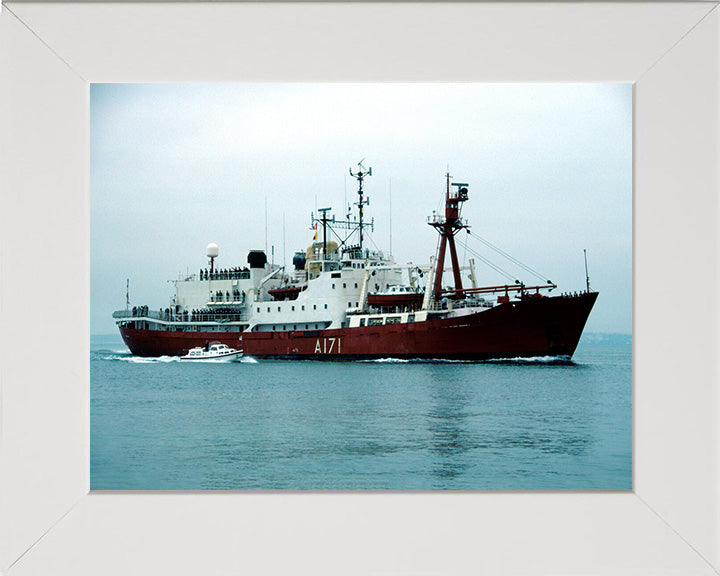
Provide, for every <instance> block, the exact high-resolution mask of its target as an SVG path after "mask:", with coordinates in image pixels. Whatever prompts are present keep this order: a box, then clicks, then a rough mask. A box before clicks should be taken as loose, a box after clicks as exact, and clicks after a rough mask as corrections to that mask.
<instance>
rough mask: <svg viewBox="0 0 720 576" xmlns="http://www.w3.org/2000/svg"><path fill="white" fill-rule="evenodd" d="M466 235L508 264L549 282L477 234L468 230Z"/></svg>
mask: <svg viewBox="0 0 720 576" xmlns="http://www.w3.org/2000/svg"><path fill="white" fill-rule="evenodd" d="M468 234H469V235H471V236H472V237H473V238H475V239H476V240H478V241H479V242H482V243H483V244H484V245H485V246H487V247H488V248H490V249H491V250H494V251H495V252H497V253H498V254H499V255H500V256H502V257H503V258H506V259H507V260H509V261H510V262H512V263H513V264H515V265H516V266H519V267H520V268H522V269H523V270H525V271H526V272H529V273H530V274H532V275H533V276H535V277H536V278H538V279H539V280H542V281H543V282H545V281H549V280H548V279H547V276H545V275H543V274H540V273H539V272H538V271H536V270H534V269H533V268H531V267H530V266H528V265H527V264H523V263H522V262H520V260H518V259H517V258H515V257H513V256H511V255H510V254H508V253H507V252H505V251H504V250H501V249H500V248H498V247H497V246H495V245H494V244H493V243H492V242H490V241H489V240H485V238H483V237H481V236H478V235H477V234H475V233H474V232H472V231H470V230H468Z"/></svg>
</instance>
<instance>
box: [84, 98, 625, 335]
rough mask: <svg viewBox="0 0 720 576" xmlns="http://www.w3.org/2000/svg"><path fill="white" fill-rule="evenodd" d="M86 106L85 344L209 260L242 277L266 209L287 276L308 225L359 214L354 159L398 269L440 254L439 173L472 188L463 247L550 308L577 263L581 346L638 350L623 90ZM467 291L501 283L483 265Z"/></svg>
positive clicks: (160, 302)
mask: <svg viewBox="0 0 720 576" xmlns="http://www.w3.org/2000/svg"><path fill="white" fill-rule="evenodd" d="M90 96H91V100H90V104H91V133H90V136H91V282H92V287H91V290H92V325H91V332H92V333H93V334H109V333H116V328H115V325H114V323H113V321H112V312H113V311H114V310H119V309H123V308H125V286H126V279H129V280H130V300H131V305H141V304H146V305H149V306H150V308H153V309H157V308H160V307H167V306H168V305H169V303H170V299H171V297H172V295H173V293H174V286H173V284H172V283H171V282H169V281H170V280H173V279H176V278H177V277H178V275H179V274H180V273H183V274H184V273H186V272H188V271H189V272H191V273H192V272H196V271H197V270H199V269H200V268H201V267H205V266H206V265H207V258H206V257H205V248H206V246H207V244H208V243H209V242H215V243H217V244H218V245H219V248H220V255H219V258H218V259H217V265H218V266H219V267H221V268H224V267H233V266H244V265H245V264H246V262H247V253H248V251H249V250H251V249H264V248H265V237H266V229H265V202H266V199H267V216H268V228H267V238H268V247H269V251H270V247H271V246H274V247H275V262H276V263H283V261H285V262H287V264H288V265H290V264H291V262H292V254H293V253H294V252H295V251H298V250H304V249H305V248H306V247H307V246H308V245H309V244H310V242H311V241H312V235H313V232H312V231H310V230H309V227H310V212H312V211H313V210H314V209H315V208H316V207H320V208H323V207H332V208H333V209H334V213H335V215H336V216H338V217H340V216H342V215H343V214H344V213H345V208H344V205H345V206H346V205H347V204H346V203H347V202H354V201H355V200H356V199H357V194H356V189H357V188H356V182H355V181H354V180H353V179H352V178H351V177H350V176H349V175H348V168H351V167H352V168H353V169H356V168H357V163H358V162H359V161H360V160H362V159H363V158H364V159H365V161H364V165H365V166H367V167H372V169H373V175H372V177H370V178H368V179H367V181H366V185H365V189H366V192H367V194H368V195H369V197H370V207H369V208H368V209H367V212H366V214H367V216H368V217H374V218H375V231H374V233H372V234H371V236H372V239H373V242H374V244H375V245H376V246H377V247H378V248H380V249H382V250H384V251H386V252H387V251H388V250H389V249H390V247H391V246H390V244H391V243H392V253H393V256H394V257H395V260H396V261H397V262H399V263H406V262H408V261H411V260H412V261H413V262H415V263H416V264H427V263H428V262H429V257H430V256H431V255H432V254H434V252H435V247H436V238H437V234H436V232H435V230H434V229H433V228H431V227H429V226H428V225H427V224H426V221H427V216H428V215H430V214H431V213H432V211H433V210H437V209H438V208H439V207H440V206H441V201H442V194H443V192H444V189H445V178H444V174H445V172H446V171H447V170H448V169H449V170H450V173H451V175H452V176H453V179H454V180H455V181H460V182H467V183H469V185H470V186H469V192H470V200H469V201H468V202H466V203H465V208H464V211H463V216H464V217H465V218H467V219H468V221H469V224H470V225H471V227H472V231H473V232H474V233H475V234H478V235H480V236H482V237H483V238H485V239H487V240H489V241H490V242H492V243H493V244H495V245H496V246H498V247H500V248H502V249H503V250H505V251H506V252H509V253H510V254H512V255H513V256H514V257H515V258H517V259H519V260H521V261H522V262H524V263H526V264H528V265H529V266H531V267H532V268H534V269H535V270H537V271H539V272H541V273H542V274H543V275H545V276H546V277H547V278H549V279H551V280H553V281H554V282H556V283H557V284H558V285H559V288H558V290H559V291H561V292H562V291H579V290H582V289H584V287H585V269H584V262H583V249H584V248H586V249H587V252H588V264H589V269H590V282H591V286H592V288H593V289H596V290H598V291H599V292H600V296H599V298H598V301H597V304H596V305H595V309H594V310H593V312H592V314H591V315H590V319H589V320H588V324H587V328H586V330H587V331H590V332H620V333H626V334H629V333H630V332H631V326H632V88H631V85H629V84H505V85H495V84H182V85H181V84H93V85H92V86H91V91H90ZM283 217H284V220H285V226H284V237H285V242H284V245H285V251H284V253H283ZM391 222H392V228H391V226H390V223H391ZM466 237H467V235H466V234H464V233H461V235H460V236H459V237H458V255H459V257H460V259H464V260H465V262H467V259H468V258H470V257H471V256H470V254H469V252H467V250H465V248H464V246H465V242H466V239H467V238H466ZM467 242H468V247H469V248H472V249H473V250H475V251H477V252H480V253H481V254H482V255H484V256H485V257H487V258H489V259H490V260H492V261H493V262H494V263H496V264H497V265H499V266H501V267H503V268H505V269H506V270H507V271H508V272H509V273H510V274H512V275H515V276H517V277H518V278H519V279H521V280H523V281H525V282H526V283H535V278H533V277H532V276H529V275H528V274H521V273H520V272H519V271H518V268H516V267H513V265H511V264H510V263H509V262H507V261H505V260H503V259H502V258H501V257H498V256H497V255H496V254H495V253H493V252H491V251H489V250H488V249H487V248H484V247H483V245H482V244H481V243H478V242H477V241H474V240H472V239H467ZM268 258H270V254H268ZM477 275H478V281H479V283H480V284H493V283H505V278H503V277H501V276H498V274H497V273H496V272H494V271H493V270H491V269H490V268H488V267H486V266H484V265H482V264H480V263H477ZM450 278H451V276H450V275H448V277H447V279H446V281H447V282H449V281H450Z"/></svg>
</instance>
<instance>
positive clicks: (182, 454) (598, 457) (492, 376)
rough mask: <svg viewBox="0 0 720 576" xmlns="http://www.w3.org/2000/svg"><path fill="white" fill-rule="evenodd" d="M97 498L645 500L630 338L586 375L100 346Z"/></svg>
mask: <svg viewBox="0 0 720 576" xmlns="http://www.w3.org/2000/svg"><path fill="white" fill-rule="evenodd" d="M90 381H91V407H90V408H91V410H90V412H91V428H90V432H91V434H90V440H91V458H90V460H91V467H90V482H91V488H92V489H93V490H631V489H632V403H631V401H632V347H631V342H630V337H629V336H628V337H614V338H609V337H597V336H593V335H585V336H583V339H582V340H581V342H580V346H579V347H578V350H577V351H576V353H575V356H574V357H573V359H572V361H566V360H565V361H563V360H558V359H554V358H535V359H530V360H525V359H517V360H510V361H495V362H441V361H434V362H428V361H412V360H411V361H401V360H393V359H388V360H383V361H368V362H362V361H352V362H319V361H309V360H304V361H302V360H260V359H258V360H256V359H253V358H250V357H246V358H243V359H242V361H240V362H232V363H216V362H197V363H195V362H193V363H186V362H181V361H179V360H178V359H177V358H171V357H162V358H156V359H149V358H138V357H134V356H132V355H131V354H130V353H129V351H128V350H127V348H125V346H124V345H123V343H122V340H121V339H120V338H119V336H118V337H116V336H109V337H93V338H92V339H91V363H90Z"/></svg>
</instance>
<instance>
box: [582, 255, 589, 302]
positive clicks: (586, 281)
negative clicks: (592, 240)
mask: <svg viewBox="0 0 720 576" xmlns="http://www.w3.org/2000/svg"><path fill="white" fill-rule="evenodd" d="M583 256H584V257H585V285H586V286H587V291H588V294H589V293H590V275H589V274H588V267H587V250H585V248H583Z"/></svg>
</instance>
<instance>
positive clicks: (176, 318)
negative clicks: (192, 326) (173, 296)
mask: <svg viewBox="0 0 720 576" xmlns="http://www.w3.org/2000/svg"><path fill="white" fill-rule="evenodd" d="M113 318H118V319H124V318H128V319H129V318H138V319H145V320H147V319H152V320H162V321H165V322H220V323H225V322H244V321H246V320H247V319H248V315H247V313H246V312H241V313H222V312H212V313H200V314H197V313H196V314H190V313H188V314H176V313H174V312H165V311H159V310H143V307H142V306H141V307H140V308H135V309H134V310H133V309H132V308H131V309H129V310H116V311H115V312H113Z"/></svg>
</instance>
